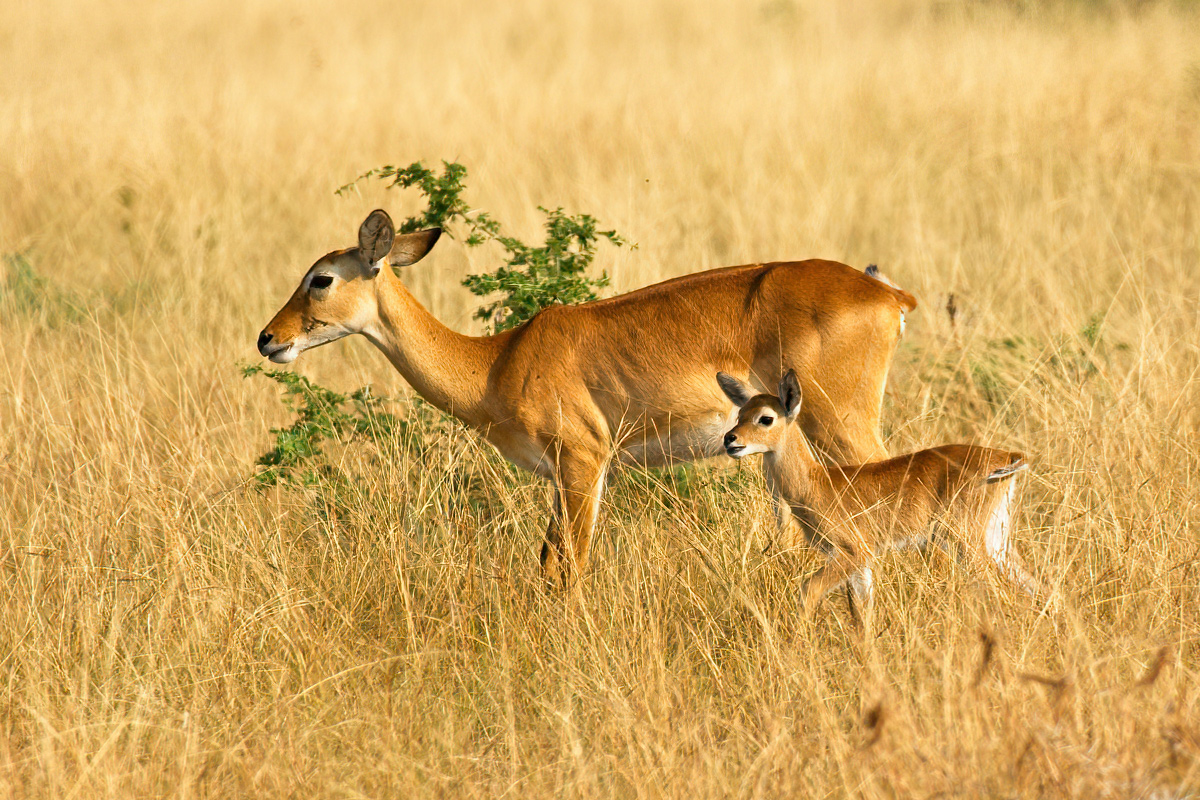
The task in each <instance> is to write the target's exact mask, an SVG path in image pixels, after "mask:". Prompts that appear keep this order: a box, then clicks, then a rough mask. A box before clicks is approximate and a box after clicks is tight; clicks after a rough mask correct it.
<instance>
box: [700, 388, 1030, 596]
mask: <svg viewBox="0 0 1200 800" xmlns="http://www.w3.org/2000/svg"><path fill="white" fill-rule="evenodd" d="M717 382H718V383H719V384H720V385H721V388H722V389H723V390H724V392H725V394H726V395H727V396H728V397H729V399H730V400H732V401H733V403H734V405H736V406H738V408H739V411H738V418H737V425H736V426H735V427H734V428H733V429H732V430H731V431H729V432H728V433H727V434H725V452H726V453H728V454H729V455H730V456H731V457H733V458H743V457H745V456H748V455H751V454H753V453H762V454H763V471H764V473H765V476H766V479H767V484H768V485H769V486H770V488H771V492H772V494H774V495H775V498H776V502H777V504H778V505H780V507H781V508H783V509H785V511H784V518H783V519H782V520H781V525H785V526H787V528H788V529H791V530H793V531H794V529H795V528H796V527H799V529H800V530H801V531H802V532H803V533H804V536H805V538H806V540H807V541H808V543H809V544H810V545H813V546H816V547H819V548H820V549H822V550H823V551H824V552H825V554H826V555H827V556H828V559H829V560H828V561H827V562H826V563H825V565H824V566H823V567H822V568H821V569H820V570H819V571H818V572H817V573H816V575H814V576H813V577H812V579H810V580H809V581H808V583H807V584H806V585H805V587H804V589H803V591H802V603H803V607H804V610H805V613H810V612H811V611H812V609H813V607H814V606H815V605H816V603H817V602H818V601H820V600H821V598H822V597H824V596H825V594H826V593H828V592H829V591H831V590H833V589H835V588H837V587H838V586H841V585H842V584H844V583H846V582H847V581H849V583H850V587H851V590H852V591H853V593H854V596H855V598H857V599H858V600H859V601H860V602H862V603H869V602H870V600H871V596H872V591H871V589H872V586H871V585H872V582H873V581H872V575H871V564H872V561H873V559H874V556H875V555H876V554H877V553H879V552H880V551H881V550H884V549H885V548H887V547H904V546H917V547H920V546H923V545H924V544H925V543H926V542H927V541H929V536H930V531H931V529H934V530H936V531H937V532H939V533H942V534H946V535H948V538H949V537H953V538H954V539H955V540H956V541H957V544H959V545H960V547H959V550H960V552H961V553H962V555H964V556H966V557H967V558H968V559H969V560H971V561H975V562H981V563H987V561H991V562H994V563H995V564H996V566H998V567H999V568H1000V571H1001V572H1003V573H1004V574H1005V575H1006V576H1007V577H1008V578H1010V579H1011V580H1013V581H1015V582H1016V583H1017V584H1018V585H1019V586H1020V587H1021V588H1022V589H1024V590H1025V591H1026V592H1028V593H1029V594H1030V595H1033V596H1035V597H1036V596H1038V595H1039V594H1041V593H1042V589H1041V586H1040V585H1039V584H1038V582H1037V581H1036V580H1035V579H1034V578H1033V577H1032V576H1031V575H1030V574H1029V572H1028V570H1027V569H1026V568H1025V565H1024V563H1023V562H1022V560H1021V556H1020V555H1019V554H1018V553H1017V551H1016V549H1015V548H1014V547H1013V546H1012V545H1011V543H1010V542H1009V533H1010V532H1011V530H1012V516H1013V507H1014V501H1013V496H1014V493H1015V490H1016V480H1015V476H1016V475H1017V474H1018V473H1019V472H1021V471H1022V470H1024V469H1025V467H1026V466H1027V465H1026V463H1025V457H1024V456H1023V455H1022V454H1021V453H1015V452H1009V451H1004V450H993V449H991V448H987V447H976V446H974V445H964V444H951V445H943V446H941V447H933V448H930V449H928V450H921V451H919V452H916V453H908V454H907V455H902V456H897V457H895V458H890V459H887V460H885V461H875V462H872V463H869V464H862V465H859V466H845V467H838V466H833V467H826V466H824V465H822V464H821V463H820V462H819V461H817V459H816V458H815V457H814V455H813V453H812V451H811V450H810V449H809V444H808V441H807V439H806V438H805V436H804V433H803V431H801V429H800V426H799V425H796V424H795V420H796V419H797V415H798V413H799V411H800V400H801V397H800V384H799V382H798V381H797V380H796V375H795V373H794V372H791V371H789V372H788V373H787V374H786V375H784V376H783V379H782V380H781V381H780V382H779V396H778V397H775V396H772V395H769V394H755V392H754V391H753V390H752V389H751V387H749V386H747V385H746V384H745V383H743V382H742V381H740V380H738V379H737V378H734V377H733V376H731V375H727V374H725V373H723V372H719V373H717ZM787 509H790V512H791V513H790V515H787V513H786V510H787ZM788 516H790V520H789V519H787V518H786V517H788ZM783 532H784V533H786V532H787V530H784V531H783ZM792 539H793V541H794V540H795V537H794V536H792ZM938 541H939V544H943V546H944V544H945V543H944V542H942V541H941V540H940V539H939V540H938ZM785 542H786V538H785ZM852 608H853V606H852Z"/></svg>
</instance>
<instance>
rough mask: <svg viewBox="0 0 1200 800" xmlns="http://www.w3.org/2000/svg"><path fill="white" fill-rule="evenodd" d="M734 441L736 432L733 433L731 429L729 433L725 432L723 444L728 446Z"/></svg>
mask: <svg viewBox="0 0 1200 800" xmlns="http://www.w3.org/2000/svg"><path fill="white" fill-rule="evenodd" d="M736 441H737V434H736V433H734V432H733V431H730V432H729V433H727V434H725V446H726V447H729V445H731V444H733V443H734V442H736Z"/></svg>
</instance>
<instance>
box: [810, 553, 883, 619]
mask: <svg viewBox="0 0 1200 800" xmlns="http://www.w3.org/2000/svg"><path fill="white" fill-rule="evenodd" d="M847 579H849V580H850V582H851V583H850V586H851V589H852V590H853V592H854V594H855V595H857V596H858V597H859V599H861V600H863V601H864V603H865V604H869V603H870V601H871V567H870V565H869V563H868V562H867V561H866V560H865V559H864V558H862V557H860V556H858V555H856V554H855V552H853V551H851V550H848V549H843V548H840V547H838V548H836V549H835V550H834V551H833V555H831V556H830V557H829V560H828V561H827V562H825V566H823V567H821V568H820V569H819V570H817V573H816V574H815V575H813V576H812V577H811V578H809V579H808V581H807V582H806V583H805V584H804V588H803V589H801V590H800V598H801V605H802V607H803V609H804V613H805V615H806V616H810V615H811V614H812V612H813V609H814V608H815V607H816V605H817V603H819V602H820V601H821V599H822V598H823V597H825V595H826V594H828V593H829V592H830V591H832V590H833V589H836V588H837V587H839V586H841V585H842V584H843V583H845V582H846V581H847ZM851 611H853V607H852V608H851Z"/></svg>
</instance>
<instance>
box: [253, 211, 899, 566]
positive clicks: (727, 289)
mask: <svg viewBox="0 0 1200 800" xmlns="http://www.w3.org/2000/svg"><path fill="white" fill-rule="evenodd" d="M379 215H383V217H385V218H386V214H384V212H382V211H376V212H373V213H372V215H371V216H370V217H368V219H367V222H364V224H363V228H362V230H360V244H359V248H357V249H351V250H343V251H338V252H335V253H331V254H329V255H327V256H325V257H324V258H322V259H320V260H319V261H318V262H317V263H316V264H314V265H313V267H312V268H311V269H310V270H309V272H308V274H307V275H306V276H305V278H304V280H303V281H301V284H300V287H299V288H298V289H297V290H296V292H295V294H293V296H292V298H291V299H290V300H289V301H288V303H287V304H286V305H285V306H284V307H283V309H282V310H280V312H279V313H278V314H276V316H275V318H274V319H273V320H271V322H270V324H269V325H267V327H266V328H265V329H264V330H263V333H262V336H261V337H260V342H259V345H260V350H261V351H262V353H263V355H267V356H269V357H271V358H272V359H273V360H276V361H291V360H293V359H294V358H295V357H296V356H297V355H299V353H300V352H303V351H304V350H306V349H308V348H309V347H312V346H315V345H317V344H323V343H326V342H328V341H333V340H334V339H337V338H341V337H342V336H346V335H348V334H352V333H361V334H363V335H365V336H366V337H367V338H368V339H370V340H371V342H372V343H374V344H375V345H376V346H377V347H378V348H379V349H380V350H382V351H383V352H384V354H385V355H386V356H387V357H388V358H389V359H390V360H391V362H392V364H393V365H394V366H395V367H396V369H397V370H399V371H400V373H401V374H402V375H403V376H404V378H405V379H406V380H407V381H408V382H409V383H410V384H411V385H412V386H413V388H414V389H415V390H416V391H417V392H418V393H420V394H421V395H422V396H423V397H424V398H426V399H427V400H429V401H430V402H431V403H433V404H434V405H435V406H437V407H438V408H440V409H442V410H444V411H446V412H448V413H450V414H453V415H454V416H456V417H458V418H459V419H461V420H462V421H463V422H465V423H467V424H468V425H470V426H471V427H473V428H476V429H477V430H479V431H480V432H481V433H482V434H483V436H484V437H486V438H487V440H488V441H489V442H491V443H492V444H493V445H495V446H496V448H497V449H498V450H499V451H500V452H501V453H502V454H503V455H504V456H505V457H506V458H508V459H509V460H511V461H512V462H513V463H515V464H517V465H519V466H521V467H523V468H525V469H527V470H530V471H532V472H535V473H537V474H539V475H541V476H543V477H545V478H548V479H550V480H552V481H553V482H554V484H555V487H556V489H555V498H554V504H553V505H554V508H555V513H554V514H553V515H552V519H551V523H550V529H549V531H548V534H547V542H546V545H545V547H544V548H543V551H542V565H543V570H544V572H545V574H546V575H547V577H548V578H550V579H552V580H562V581H563V582H567V581H569V580H570V578H571V575H572V573H574V572H576V571H577V570H579V569H581V568H582V567H583V566H584V565H585V564H586V562H587V555H588V548H589V545H590V540H591V536H592V530H593V527H594V520H595V518H596V515H597V513H598V510H599V503H600V495H601V492H602V489H603V481H602V476H603V474H604V472H605V470H606V468H607V466H608V464H609V462H610V460H611V459H613V458H617V459H620V460H622V461H628V462H635V463H640V464H645V465H661V464H666V463H670V462H672V461H685V460H691V459H693V458H698V457H707V456H714V455H717V454H719V453H720V452H721V435H722V434H723V433H724V432H725V430H726V429H727V428H728V427H729V425H730V424H731V422H732V415H731V413H730V412H729V406H728V404H727V403H726V402H725V399H724V397H723V396H722V394H721V392H720V391H719V390H718V389H717V387H715V386H714V385H713V382H712V375H713V372H715V371H716V370H725V371H728V372H732V373H735V374H737V375H740V376H742V377H746V376H749V377H750V379H751V380H753V381H755V382H756V383H757V384H758V385H763V386H765V385H773V384H774V383H775V382H776V381H778V380H779V376H780V375H781V374H782V372H783V370H784V368H785V367H790V368H795V370H796V371H797V374H799V375H800V376H801V378H800V382H801V384H802V385H803V386H804V390H805V392H806V393H807V396H808V397H809V398H811V402H810V403H808V404H807V407H806V410H805V413H804V414H803V415H802V417H801V420H800V423H801V424H802V425H803V427H804V430H805V431H806V432H807V433H808V434H809V436H811V437H812V439H813V441H814V442H816V443H817V444H818V446H819V447H821V448H822V450H823V451H824V452H825V453H828V454H829V455H830V456H832V457H836V458H840V459H850V460H862V459H866V458H872V457H879V456H882V455H886V452H887V451H886V450H885V448H884V446H883V442H882V440H881V439H880V436H879V415H880V407H881V405H882V401H883V391H884V383H885V381H886V379H887V373H888V367H889V365H890V362H891V358H892V353H893V351H894V350H895V347H896V343H897V340H898V338H899V332H900V328H901V320H902V315H903V313H904V312H905V311H907V310H911V309H912V308H914V307H915V305H916V302H915V301H914V300H913V298H912V296H911V295H909V294H907V293H906V292H903V291H901V290H898V289H895V288H893V287H889V286H887V285H885V284H883V283H881V282H880V281H877V280H873V279H871V278H868V277H866V276H865V275H863V273H861V272H859V271H857V270H855V269H852V268H851V267H848V266H845V265H843V264H838V263H835V262H832V261H805V262H798V263H781V264H756V265H750V266H742V267H728V268H725V269H716V270H711V271H708V272H701V273H698V274H695V275H689V276H686V277H683V278H677V279H675V280H670V281H666V282H664V283H660V284H657V285H654V286H649V287H647V288H644V289H640V290H638V291H635V292H631V293H629V294H625V295H621V296H618V297H614V298H611V299H608V300H600V301H597V302H593V303H586V304H583V305H579V306H555V307H551V308H548V309H545V310H544V311H542V312H541V313H539V314H538V315H537V316H535V317H534V318H533V319H532V320H530V321H529V322H527V323H526V324H524V325H522V326H521V327H519V328H516V329H514V330H511V331H506V332H504V333H501V334H498V335H496V336H488V337H471V336H464V335H462V334H459V333H456V332H454V331H452V330H450V329H449V328H447V327H445V326H444V325H442V324H441V323H440V322H438V321H437V320H436V319H434V317H433V316H432V315H431V314H429V312H428V311H426V310H425V309H424V308H422V307H421V305H420V304H419V303H417V301H416V300H415V299H414V298H413V296H412V295H411V294H409V292H408V290H407V289H405V287H404V285H403V284H402V283H401V281H400V280H399V279H398V278H396V276H395V275H393V274H392V271H391V270H390V269H386V268H384V269H379V270H373V268H372V266H373V265H370V264H368V263H367V259H366V258H364V256H363V255H362V253H363V252H375V250H373V249H372V248H374V247H375V246H376V245H375V241H374V238H373V237H374V236H376V235H381V234H380V231H390V229H391V221H390V219H389V220H387V224H386V225H384V226H381V225H380V224H379V223H380V218H379ZM414 237H424V238H423V239H416V238H414ZM435 239H436V236H435V235H432V234H431V233H430V232H422V233H418V234H408V235H401V236H397V237H396V245H395V246H394V247H393V249H392V253H393V256H394V255H395V253H397V252H403V253H405V254H406V255H405V259H404V260H405V263H412V262H415V261H417V260H419V259H420V258H421V257H422V256H423V255H424V254H425V252H427V251H428V249H429V247H432V240H435ZM318 275H332V276H334V282H333V285H332V286H330V287H329V288H328V289H323V290H311V289H310V288H309V285H310V281H311V280H313V279H314V278H315V277H316V276H318Z"/></svg>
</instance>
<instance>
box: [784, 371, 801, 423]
mask: <svg viewBox="0 0 1200 800" xmlns="http://www.w3.org/2000/svg"><path fill="white" fill-rule="evenodd" d="M802 396H803V395H802V394H801V392H800V381H798V380H797V379H796V370H794V369H789V370H788V371H787V375H784V376H783V379H782V380H780V381H779V404H780V405H782V406H783V412H784V413H785V414H787V415H788V418H789V419H790V418H793V417H795V416H796V415H797V414H798V413H800V399H801V397H802Z"/></svg>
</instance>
